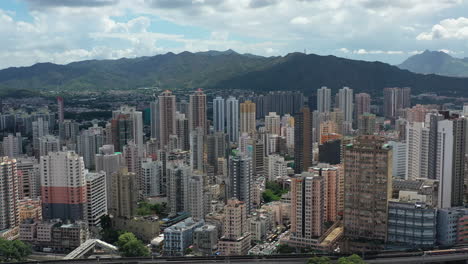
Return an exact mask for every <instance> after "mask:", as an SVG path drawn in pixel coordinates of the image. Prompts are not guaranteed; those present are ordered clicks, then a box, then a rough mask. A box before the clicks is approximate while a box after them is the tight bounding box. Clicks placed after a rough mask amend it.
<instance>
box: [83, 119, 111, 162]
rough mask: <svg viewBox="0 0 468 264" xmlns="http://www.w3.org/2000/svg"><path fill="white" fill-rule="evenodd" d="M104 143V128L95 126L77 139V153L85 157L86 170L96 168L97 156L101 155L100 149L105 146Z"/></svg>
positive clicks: (84, 131)
mask: <svg viewBox="0 0 468 264" xmlns="http://www.w3.org/2000/svg"><path fill="white" fill-rule="evenodd" d="M104 141H105V138H104V130H103V128H102V127H98V126H97V125H95V126H94V127H90V128H88V129H86V130H83V131H81V134H80V135H79V136H78V137H77V152H78V154H79V155H81V156H83V160H84V163H85V167H86V168H88V169H94V168H95V166H96V163H95V155H96V154H97V153H99V148H100V147H102V146H103V145H104V143H105V142H104Z"/></svg>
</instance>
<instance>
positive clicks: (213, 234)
mask: <svg viewBox="0 0 468 264" xmlns="http://www.w3.org/2000/svg"><path fill="white" fill-rule="evenodd" d="M193 245H194V247H195V250H196V251H198V252H199V253H200V254H202V255H205V256H210V255H213V254H215V253H216V251H217V250H218V228H217V227H216V226H214V225H204V226H202V227H198V228H197V229H195V231H194V233H193Z"/></svg>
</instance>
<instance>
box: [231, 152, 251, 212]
mask: <svg viewBox="0 0 468 264" xmlns="http://www.w3.org/2000/svg"><path fill="white" fill-rule="evenodd" d="M252 185H253V166H252V158H250V157H247V156H245V155H237V156H230V157H229V181H228V188H227V191H228V196H227V197H228V198H236V199H238V200H239V201H242V202H244V203H245V206H246V208H247V209H246V210H247V213H248V214H250V211H251V210H252V191H251V188H252Z"/></svg>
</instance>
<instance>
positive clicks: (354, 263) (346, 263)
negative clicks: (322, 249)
mask: <svg viewBox="0 0 468 264" xmlns="http://www.w3.org/2000/svg"><path fill="white" fill-rule="evenodd" d="M331 263H332V262H331V260H330V259H329V258H327V257H313V258H310V259H309V261H308V262H307V264H331ZM337 263H338V264H365V263H366V262H364V260H362V258H361V257H359V256H358V255H356V254H353V255H351V256H349V257H341V258H339V259H338V262H337Z"/></svg>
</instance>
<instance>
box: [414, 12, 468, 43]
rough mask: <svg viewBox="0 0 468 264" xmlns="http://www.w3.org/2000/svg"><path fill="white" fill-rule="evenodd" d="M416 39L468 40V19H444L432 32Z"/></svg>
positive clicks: (422, 34) (420, 35) (424, 33)
mask: <svg viewBox="0 0 468 264" xmlns="http://www.w3.org/2000/svg"><path fill="white" fill-rule="evenodd" d="M416 39H417V40H433V39H468V18H466V17H459V18H456V19H454V18H450V19H444V20H442V21H440V22H439V23H438V24H436V25H434V26H433V27H432V29H431V31H429V32H423V33H421V34H419V35H418V36H417V37H416Z"/></svg>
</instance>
